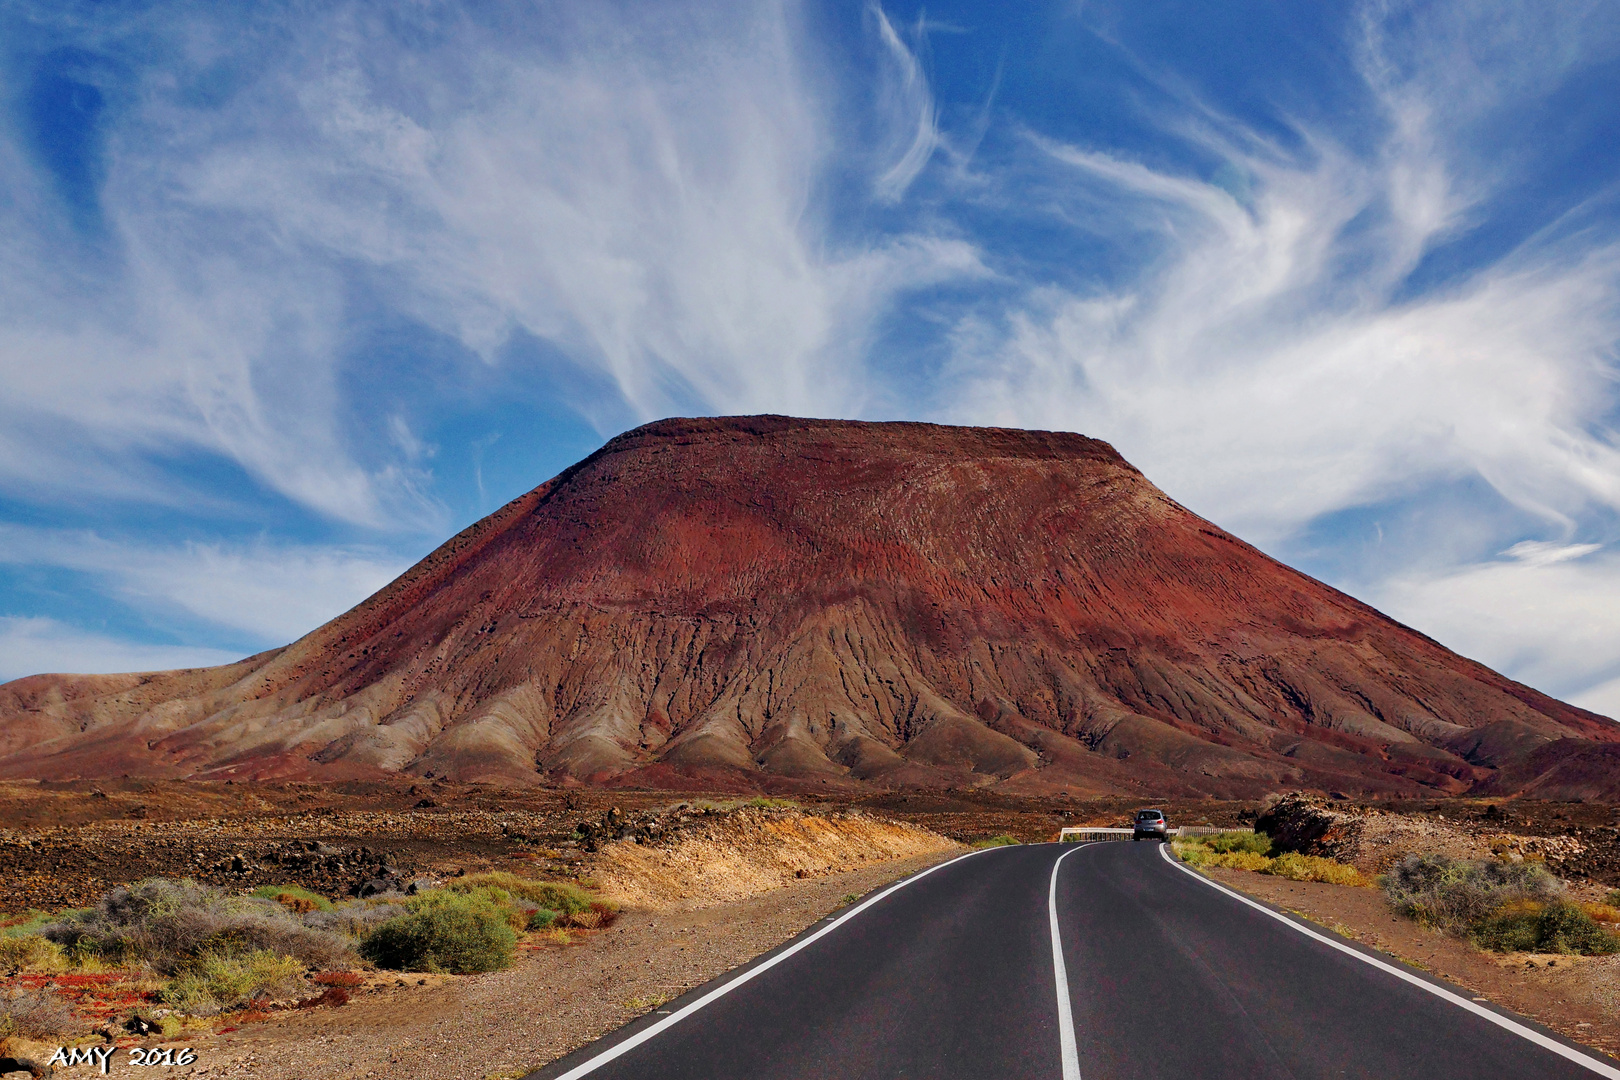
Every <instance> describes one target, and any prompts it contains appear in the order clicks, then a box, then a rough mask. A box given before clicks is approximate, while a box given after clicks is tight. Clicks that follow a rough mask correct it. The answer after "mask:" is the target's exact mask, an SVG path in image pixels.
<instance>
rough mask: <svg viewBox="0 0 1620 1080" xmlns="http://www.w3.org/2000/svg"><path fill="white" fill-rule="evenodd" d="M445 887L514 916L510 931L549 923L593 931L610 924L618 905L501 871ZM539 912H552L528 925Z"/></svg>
mask: <svg viewBox="0 0 1620 1080" xmlns="http://www.w3.org/2000/svg"><path fill="white" fill-rule="evenodd" d="M446 888H448V889H449V890H451V891H453V892H458V893H465V894H467V895H469V896H472V895H482V896H484V897H485V898H486V899H489V900H493V901H494V902H495V903H497V904H501V905H503V906H505V907H506V908H507V909H508V910H509V911H512V912H515V913H516V914H515V915H514V916H511V918H512V926H513V928H514V929H518V930H521V929H525V928H527V929H544V928H545V927H547V926H550V925H551V924H552V922H556V923H557V924H558V925H559V926H573V927H580V928H583V929H594V928H595V927H598V926H604V925H606V924H607V923H610V922H612V921H613V918H614V916H615V915H617V914H618V910H619V908H618V905H617V904H614V903H612V902H611V901H606V900H601V899H598V898H597V897H595V896H593V895H591V893H590V892H588V891H586V890H585V889H582V888H580V887H579V886H578V885H571V884H569V883H568V882H566V881H536V880H534V879H533V878H526V877H520V876H519V875H517V874H511V873H507V872H506V871H504V870H496V871H491V872H489V873H484V874H468V875H467V876H466V877H462V878H457V879H456V880H455V881H452V882H451V883H450V884H449V885H448V886H446ZM489 890H496V892H491V891H489ZM497 892H498V893H499V894H500V895H497ZM539 910H545V911H549V912H552V917H551V919H549V920H545V919H543V918H542V921H541V922H540V924H539V925H537V926H528V925H527V924H528V923H529V922H532V921H533V920H534V919H535V912H536V911H539Z"/></svg>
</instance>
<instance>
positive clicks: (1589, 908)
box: [1580, 904, 1620, 923]
mask: <svg viewBox="0 0 1620 1080" xmlns="http://www.w3.org/2000/svg"><path fill="white" fill-rule="evenodd" d="M1580 907H1581V910H1582V911H1584V912H1586V913H1587V914H1588V915H1589V916H1591V917H1592V920H1593V921H1594V922H1600V923H1620V906H1616V905H1615V904H1582V905H1581V906H1580Z"/></svg>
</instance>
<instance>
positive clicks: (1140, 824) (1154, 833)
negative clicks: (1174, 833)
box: [1131, 810, 1170, 840]
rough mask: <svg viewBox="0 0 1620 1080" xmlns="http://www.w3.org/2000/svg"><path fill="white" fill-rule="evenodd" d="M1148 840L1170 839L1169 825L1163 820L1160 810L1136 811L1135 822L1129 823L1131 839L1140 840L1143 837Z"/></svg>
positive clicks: (1162, 812)
mask: <svg viewBox="0 0 1620 1080" xmlns="http://www.w3.org/2000/svg"><path fill="white" fill-rule="evenodd" d="M1144 836H1145V837H1147V838H1148V839H1149V840H1168V839H1170V823H1169V822H1168V821H1165V820H1164V811H1162V810H1138V811H1137V812H1136V820H1135V821H1134V822H1132V823H1131V839H1132V840H1140V839H1142V838H1143V837H1144Z"/></svg>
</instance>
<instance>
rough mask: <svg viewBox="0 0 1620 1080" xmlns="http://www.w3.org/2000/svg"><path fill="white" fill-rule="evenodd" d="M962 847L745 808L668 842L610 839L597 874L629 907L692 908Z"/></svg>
mask: <svg viewBox="0 0 1620 1080" xmlns="http://www.w3.org/2000/svg"><path fill="white" fill-rule="evenodd" d="M960 850H961V848H960V846H959V845H957V844H955V843H953V842H952V841H950V840H947V839H946V838H945V837H943V836H940V835H939V834H938V833H932V832H929V831H928V830H926V829H920V828H918V827H916V826H915V825H907V824H905V823H903V822H896V821H883V820H881V819H878V818H872V817H867V816H866V815H864V814H858V813H856V814H835V815H832V816H817V815H810V814H803V813H799V812H797V811H789V812H782V811H760V810H752V811H751V810H748V809H744V810H740V811H738V812H736V813H735V814H732V815H729V816H727V817H726V818H724V819H723V820H720V821H717V822H715V823H714V824H712V825H709V826H707V827H704V828H702V829H700V830H699V831H697V832H696V833H694V834H690V835H686V836H682V837H681V838H680V839H678V840H676V841H675V842H674V843H672V844H669V845H662V846H651V845H646V846H644V845H641V844H634V843H628V842H620V843H616V844H610V845H608V846H607V847H605V848H604V849H603V850H602V852H601V853H600V855H599V856H598V858H597V860H596V862H595V864H594V866H593V872H592V876H593V877H594V878H595V879H596V881H597V882H598V884H599V886H600V889H601V891H602V893H603V894H604V895H606V896H608V897H609V898H611V899H614V900H617V901H619V902H620V903H622V904H625V905H627V906H629V907H633V908H642V909H646V910H654V911H659V910H670V909H676V908H687V909H691V908H701V907H708V906H712V905H714V904H717V903H730V902H735V901H738V900H743V899H746V898H748V897H751V896H758V895H760V894H762V893H767V892H770V891H772V890H775V889H780V888H782V887H783V886H785V885H789V884H791V883H793V882H795V881H798V880H801V879H804V878H816V877H823V876H826V875H829V874H833V875H837V874H843V873H848V872H849V871H852V870H856V869H859V868H861V867H864V866H869V865H872V864H873V863H876V862H886V861H889V860H893V859H907V860H910V859H917V858H926V857H929V856H937V855H944V854H946V853H950V852H956V851H960Z"/></svg>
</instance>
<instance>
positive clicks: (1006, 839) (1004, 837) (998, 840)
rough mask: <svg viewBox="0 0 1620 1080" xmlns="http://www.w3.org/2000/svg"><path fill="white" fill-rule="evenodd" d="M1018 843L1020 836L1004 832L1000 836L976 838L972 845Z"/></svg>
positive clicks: (999, 845) (988, 845) (1010, 844)
mask: <svg viewBox="0 0 1620 1080" xmlns="http://www.w3.org/2000/svg"><path fill="white" fill-rule="evenodd" d="M1017 843H1018V838H1017V837H1016V836H1009V835H1008V834H1007V833H1002V834H1001V835H1000V836H987V837H985V838H984V839H982V840H975V841H973V843H972V844H971V845H970V846H971V847H976V848H990V847H1012V846H1014V845H1015V844H1017Z"/></svg>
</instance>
